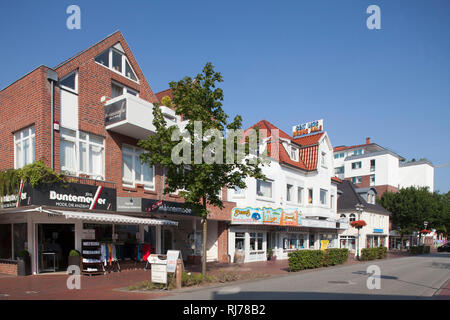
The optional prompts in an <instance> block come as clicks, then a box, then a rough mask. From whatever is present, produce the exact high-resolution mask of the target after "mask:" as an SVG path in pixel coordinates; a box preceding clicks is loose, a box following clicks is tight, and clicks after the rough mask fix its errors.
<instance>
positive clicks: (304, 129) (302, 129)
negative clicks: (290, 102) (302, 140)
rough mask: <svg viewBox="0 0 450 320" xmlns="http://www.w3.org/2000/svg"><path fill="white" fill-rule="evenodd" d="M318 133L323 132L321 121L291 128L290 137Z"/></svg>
mask: <svg viewBox="0 0 450 320" xmlns="http://www.w3.org/2000/svg"><path fill="white" fill-rule="evenodd" d="M320 131H323V119H320V120H316V121H311V122H307V123H303V124H299V125H296V126H293V127H292V136H293V137H294V138H295V137H299V136H304V135H307V134H310V133H316V132H320Z"/></svg>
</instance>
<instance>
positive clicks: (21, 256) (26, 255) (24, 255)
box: [17, 250, 30, 259]
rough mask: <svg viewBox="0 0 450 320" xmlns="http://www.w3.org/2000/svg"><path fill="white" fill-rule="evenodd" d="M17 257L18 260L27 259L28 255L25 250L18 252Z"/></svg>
mask: <svg viewBox="0 0 450 320" xmlns="http://www.w3.org/2000/svg"><path fill="white" fill-rule="evenodd" d="M17 256H18V257H19V258H22V259H24V258H29V257H30V253H29V252H28V251H27V250H22V251H19V253H18V254H17Z"/></svg>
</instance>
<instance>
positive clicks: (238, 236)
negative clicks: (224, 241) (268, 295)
mask: <svg viewBox="0 0 450 320" xmlns="http://www.w3.org/2000/svg"><path fill="white" fill-rule="evenodd" d="M234 248H235V249H236V250H245V232H236V233H235V236H234Z"/></svg>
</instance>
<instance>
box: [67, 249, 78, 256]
mask: <svg viewBox="0 0 450 320" xmlns="http://www.w3.org/2000/svg"><path fill="white" fill-rule="evenodd" d="M79 256H80V252H79V251H77V250H70V252H69V257H79Z"/></svg>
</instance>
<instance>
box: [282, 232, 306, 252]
mask: <svg viewBox="0 0 450 320" xmlns="http://www.w3.org/2000/svg"><path fill="white" fill-rule="evenodd" d="M305 247H306V240H305V235H303V234H295V233H291V234H287V235H286V236H285V237H284V238H283V249H284V250H292V249H304V248H305Z"/></svg>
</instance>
